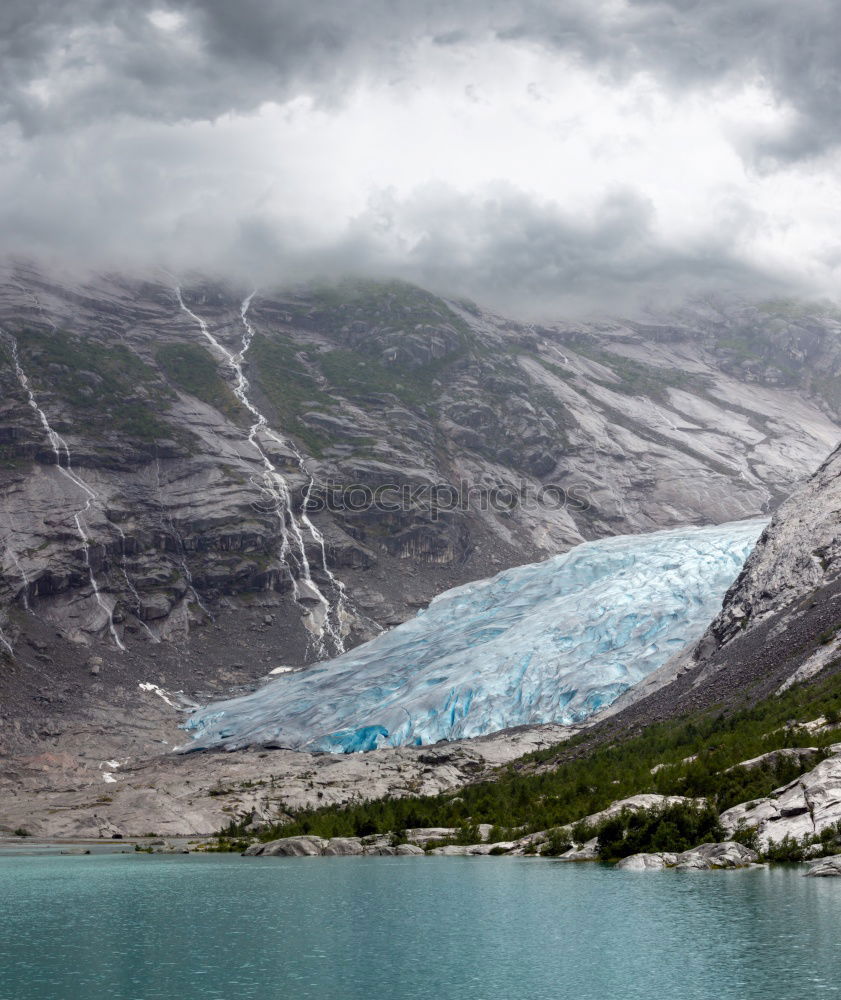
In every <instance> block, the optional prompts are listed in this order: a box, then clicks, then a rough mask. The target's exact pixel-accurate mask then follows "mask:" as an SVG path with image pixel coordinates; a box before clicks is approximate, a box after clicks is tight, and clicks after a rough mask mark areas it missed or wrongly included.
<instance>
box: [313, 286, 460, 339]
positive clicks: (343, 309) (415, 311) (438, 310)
mask: <svg viewBox="0 0 841 1000" xmlns="http://www.w3.org/2000/svg"><path fill="white" fill-rule="evenodd" d="M307 298H308V300H309V301H311V302H314V303H315V306H316V309H317V310H318V319H319V322H320V323H326V324H327V326H328V328H330V329H332V330H334V331H335V330H337V329H340V328H341V327H342V326H343V325H344V324H346V323H347V322H348V320H350V319H354V318H357V317H361V318H363V319H365V321H366V322H369V323H371V324H372V325H374V324H387V325H389V326H391V325H398V324H402V323H406V321H407V320H409V321H411V324H412V326H417V325H419V324H430V325H432V326H435V325H437V324H440V323H447V324H449V325H450V326H452V327H453V328H454V329H455V330H456V331H457V332H458V333H460V334H461V335H462V336H463V338H465V340H466V339H467V338H469V337H470V328H469V326H468V325H467V323H465V322H464V320H463V319H462V318H461V317H460V316H459V315H458V313H455V312H453V310H452V309H450V307H449V306H448V305H447V304H446V303H445V302H444V301H443V300H442V299H440V298H439V297H438V296H437V295H433V294H432V292H427V291H425V290H424V289H423V288H418V286H417V285H411V284H409V283H408V282H405V281H367V280H362V279H348V280H345V281H341V282H338V283H336V284H322V285H316V286H315V287H313V288H311V289H310V290H309V291H308V295H307Z"/></svg>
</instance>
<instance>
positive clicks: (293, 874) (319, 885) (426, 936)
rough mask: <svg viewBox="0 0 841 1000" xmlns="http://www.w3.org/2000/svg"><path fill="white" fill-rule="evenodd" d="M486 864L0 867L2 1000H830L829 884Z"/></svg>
mask: <svg viewBox="0 0 841 1000" xmlns="http://www.w3.org/2000/svg"><path fill="white" fill-rule="evenodd" d="M802 871H803V869H802V868H800V867H793V868H790V869H781V868H777V869H771V870H769V869H755V870H751V871H743V872H713V873H704V872H695V873H676V872H663V873H634V872H618V871H614V870H613V869H610V868H607V867H603V866H600V865H570V864H565V863H563V862H551V861H545V860H534V859H519V860H518V859H511V858H504V859H497V858H315V859H312V858H289V859H281V858H266V859H259V858H254V859H244V858H240V857H238V856H229V855H221V856H219V855H216V856H195V855H190V856H172V857H160V856H157V857H156V856H145V855H143V856H131V855H110V856H107V855H103V856H91V857H28V858H23V857H14V858H10V857H3V858H0V899H1V900H2V904H3V923H2V936H0V998H2V1000H77V998H78V1000H83V998H84V1000H109V998H118V1000H192V998H197V1000H198V998H200V1000H250V998H261V1000H276V998H278V1000H279V998H284V1000H285V998H289V1000H310V998H312V1000H340V998H341V1000H357V998H359V1000H362V998H365V1000H372V998H377V1000H567V998H569V1000H573V998H574V1000H636V998H639V1000H651V998H656V1000H671V998H675V1000H702V998H703V1000H729V998H734V1000H735V998H738V1000H759V998H762V1000H771V998H772V1000H799V998H801V997H802V998H804V1000H805V998H807V997H808V998H810V1000H811V998H814V997H816V996H817V997H822V996H827V997H834V996H841V946H840V944H841V880H832V879H827V880H818V879H804V878H802Z"/></svg>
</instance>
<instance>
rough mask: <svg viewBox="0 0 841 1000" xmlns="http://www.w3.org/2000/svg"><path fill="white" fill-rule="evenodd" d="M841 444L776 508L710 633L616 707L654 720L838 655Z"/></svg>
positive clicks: (766, 691) (812, 670) (803, 673)
mask: <svg viewBox="0 0 841 1000" xmlns="http://www.w3.org/2000/svg"><path fill="white" fill-rule="evenodd" d="M839 510H841V448H838V449H836V450H835V451H834V452H832V454H831V455H830V456H829V458H828V459H826V461H825V462H824V463H823V464H822V465H821V466H820V468H819V469H818V470H817V472H815V473H814V475H812V476H811V477H810V478H809V479H808V480H807V482H806V483H805V484H804V485H803V486H802V487H801V488H800V489H798V490H796V491H795V492H794V493H793V494H792V496H791V497H790V498H789V499H788V500H786V501H785V503H783V504H782V505H781V506H780V508H779V510H778V511H777V512H776V513H775V515H774V517H773V519H772V521H771V523H770V525H769V526H768V527H767V528H766V529H765V531H764V532H763V533H762V535H761V536H760V538H759V541H758V542H757V545H756V548H755V549H754V550H753V552H752V553H751V555H750V557H749V558H748V560H747V562H746V564H745V566H744V569H743V570H742V572H741V574H740V575H739V577H738V578H737V579H736V581H735V582H734V584H733V586H732V587H731V588H730V590H729V591H728V592H727V594H726V596H725V598H724V603H723V607H722V610H721V612H720V614H719V615H718V616H717V617H716V618H715V620H714V621H713V622H712V624H711V625H710V627H709V628H708V629H707V631H706V632H705V634H704V635H703V636H702V637H701V638H700V639H699V640H698V641H697V643H695V644H694V645H693V646H691V647H690V648H688V649H686V650H684V651H682V652H681V653H679V654H677V656H675V657H673V658H672V660H670V661H669V662H667V663H666V665H665V666H663V667H662V668H661V669H660V670H659V671H656V672H655V673H653V674H651V675H650V676H649V677H648V678H647V679H646V680H645V681H643V682H642V683H641V684H640V685H638V686H637V688H636V689H634V690H633V692H630V693H629V694H628V695H626V696H623V697H622V698H620V699H619V700H618V701H617V702H616V703H615V704H614V706H613V707H612V711H613V712H614V713H617V712H619V711H621V710H623V709H625V708H627V707H628V706H635V705H637V703H638V709H639V712H640V713H642V714H643V715H645V716H647V717H649V718H651V717H654V716H656V715H660V716H662V715H668V714H670V713H671V712H672V711H675V710H676V709H677V707H678V706H680V707H681V709H682V710H684V711H685V710H687V709H691V708H695V707H698V708H700V707H705V706H707V705H712V704H716V703H719V702H723V703H725V704H731V703H733V702H734V701H738V700H739V697H740V695H741V694H742V693H743V692H745V691H750V693H751V697H753V698H756V699H759V698H762V697H767V696H768V695H771V694H773V693H775V692H781V691H784V690H786V689H787V688H788V687H789V686H790V685H791V684H793V683H796V682H797V681H802V680H807V679H809V678H810V677H813V676H815V675H817V674H818V673H820V672H821V671H823V670H825V669H827V668H829V669H836V667H837V664H838V662H839V657H841V628H839V623H841V515H839Z"/></svg>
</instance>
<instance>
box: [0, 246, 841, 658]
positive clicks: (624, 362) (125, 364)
mask: <svg viewBox="0 0 841 1000" xmlns="http://www.w3.org/2000/svg"><path fill="white" fill-rule="evenodd" d="M0 330H2V331H3V333H2V336H0V382H2V410H1V411H0V447H2V463H3V464H2V467H0V477H2V481H1V482H0V485H2V489H3V495H4V504H3V522H2V525H0V532H2V538H3V542H2V575H0V606H3V607H5V608H10V607H11V608H16V609H18V610H21V609H25V607H26V605H27V604H29V605H31V606H33V607H34V606H36V605H37V608H38V614H39V616H40V617H41V618H43V619H46V620H47V621H49V622H50V623H51V624H53V625H55V626H56V627H57V628H58V629H59V631H60V632H61V634H62V635H63V636H65V637H66V638H68V639H70V640H72V641H75V642H81V643H89V642H91V641H93V640H96V639H102V640H104V641H105V645H106V647H109V646H110V647H111V648H112V649H114V648H119V646H120V645H121V644H122V645H131V644H133V643H144V644H145V643H157V642H158V640H161V639H164V640H172V641H180V640H181V638H182V637H184V636H185V635H187V634H188V633H189V632H190V630H191V629H194V628H195V627H196V626H201V625H202V623H208V622H210V621H211V619H218V620H219V621H220V622H222V623H223V631H224V632H225V633H226V634H227V633H228V631H229V629H234V631H236V629H237V626H238V623H239V622H241V621H242V620H243V616H242V615H241V614H240V612H241V611H243V610H245V611H246V612H254V611H255V610H256V609H259V611H261V612H262V614H259V613H255V614H254V615H253V617H254V619H255V620H254V623H253V624H256V625H259V626H260V627H261V628H262V627H264V625H263V623H264V619H265V618H267V617H268V616H269V615H273V616H274V621H273V623H269V624H267V625H266V626H265V627H266V629H267V633H268V634H267V635H265V636H263V638H264V639H268V640H270V641H271V645H272V647H273V649H274V650H275V656H274V657H273V658H271V660H270V665H271V666H275V665H277V664H278V663H282V664H292V665H295V664H300V663H304V662H307V661H310V660H312V659H315V658H319V657H321V656H324V655H332V654H335V653H337V652H341V650H342V649H343V648H345V647H350V646H352V645H354V644H355V643H357V642H358V641H360V640H362V639H365V638H369V637H370V636H371V635H373V634H375V633H376V631H377V630H378V629H379V628H380V627H383V626H389V625H392V624H395V623H396V622H398V621H402V620H404V619H405V618H406V617H408V616H409V615H411V614H412V613H413V611H414V609H416V608H417V607H422V606H424V605H425V604H426V603H428V601H429V600H430V599H431V598H432V597H433V596H435V594H437V593H440V592H441V591H442V590H444V589H446V588H447V587H450V586H455V585H458V584H460V583H465V582H469V581H470V580H474V579H478V578H481V577H484V576H488V575H490V574H492V573H493V572H495V571H498V570H499V569H502V568H505V567H507V566H511V565H518V564H522V563H524V562H529V561H533V560H535V559H539V558H543V557H545V556H547V555H554V554H556V553H557V552H560V551H564V550H566V549H567V548H569V546H570V545H573V544H575V543H577V542H580V541H582V540H584V539H591V538H597V537H603V536H605V535H611V534H623V533H634V532H638V531H648V530H654V529H657V528H663V527H671V526H679V525H685V524H703V523H721V522H724V521H728V520H737V519H740V518H743V517H747V516H754V515H757V514H761V513H764V512H766V511H768V510H770V509H771V508H772V507H773V506H774V505H775V504H776V503H777V502H779V500H781V499H782V498H783V497H784V496H785V495H786V494H787V493H788V492H789V491H790V488H791V486H792V484H793V483H794V482H796V480H797V479H798V478H799V477H801V476H803V475H805V474H807V473H808V472H810V471H811V470H812V469H813V468H814V467H815V466H816V465H817V464H818V462H819V461H820V460H821V458H822V457H823V456H824V455H825V454H826V453H827V451H828V450H829V449H830V447H831V446H832V445H834V444H835V443H836V440H837V438H838V436H839V406H841V396H839V395H838V393H837V390H836V383H835V380H834V379H833V377H832V376H833V372H837V371H838V370H839V368H841V354H839V351H841V348H839V343H841V338H839V330H841V324H839V321H838V318H837V317H836V316H835V315H834V314H832V313H829V312H826V311H821V310H811V311H810V310H808V309H800V310H799V311H798V309H796V308H795V307H793V306H792V305H790V304H780V305H779V306H776V307H775V306H767V305H766V306H747V305H731V306H720V307H715V308H714V307H713V306H710V305H706V306H704V307H703V308H702V307H701V306H696V307H695V308H694V309H687V310H686V311H685V312H684V313H683V314H681V315H680V316H677V317H672V319H671V322H670V323H669V324H660V325H655V324H651V323H649V324H641V323H632V322H619V321H617V322H605V323H599V324H574V325H571V324H554V325H546V326H536V325H533V324H522V323H516V322H512V321H508V320H504V319H501V318H499V317H496V316H492V315H490V314H488V313H487V312H485V311H483V310H481V309H479V308H478V307H475V306H473V305H471V304H469V303H457V302H449V301H445V300H443V299H440V298H438V297H436V296H433V295H431V294H429V293H427V292H424V291H422V290H421V289H418V288H414V287H412V286H408V285H402V284H397V283H381V284H377V283H372V282H355V283H345V284H339V285H334V286H324V287H320V286H319V287H311V288H307V289H299V290H297V291H295V292H287V293H280V292H274V291H272V292H270V291H268V290H267V291H259V290H258V291H257V292H256V293H254V294H252V293H251V291H250V290H247V289H240V290H236V289H232V288H230V287H227V286H225V285H223V284H219V283H210V282H208V281H207V280H198V279H197V280H194V281H192V282H190V281H185V282H184V283H183V285H182V286H176V283H175V281H174V280H169V279H167V280H166V281H162V280H139V279H137V280H132V279H129V278H125V277H117V276H109V277H99V278H95V279H90V280H88V281H86V282H84V283H80V282H76V283H70V282H67V281H59V280H58V279H56V278H50V277H48V276H47V275H45V274H43V273H41V272H39V271H37V270H34V269H33V268H32V267H29V266H27V267H24V266H22V265H19V266H16V267H15V266H7V268H6V272H5V274H4V275H3V280H2V282H0ZM816 373H817V374H816ZM541 491H542V492H541ZM372 493H373V494H376V497H375V499H376V500H378V501H379V502H378V503H375V504H372V503H371V496H372ZM305 497H306V498H308V501H309V502H308V507H307V509H305V505H304V498H305ZM325 506H327V507H328V508H331V509H328V510H324V509H322V508H324V507H325ZM452 507H454V508H455V509H450V508H452ZM356 508H361V509H356ZM77 515H80V516H81V524H77V523H76V521H75V518H76V516H77ZM246 617H247V616H246ZM0 625H2V626H3V627H4V631H5V632H6V633H7V641H8V633H9V632H10V631H11V632H14V629H15V628H20V627H22V626H21V625H20V616H18V619H17V620H16V622H15V623H12V622H10V621H6V620H4V619H2V618H0ZM263 644H264V645H265V643H263ZM246 645H247V643H246ZM239 658H240V657H239V656H235V657H234V658H233V661H232V662H236V661H237V659H239ZM228 660H229V663H228V664H227V665H228V666H229V665H230V662H231V658H230V657H229V658H228Z"/></svg>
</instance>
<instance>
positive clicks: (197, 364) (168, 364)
mask: <svg viewBox="0 0 841 1000" xmlns="http://www.w3.org/2000/svg"><path fill="white" fill-rule="evenodd" d="M155 359H156V360H157V362H158V364H159V365H160V366H161V368H162V369H163V371H164V372H165V373H166V375H167V377H168V378H169V379H170V381H172V382H174V383H175V385H177V386H178V388H179V389H183V390H184V391H185V392H188V393H190V395H191V396H195V397H196V398H197V399H200V400H201V401H202V402H203V403H208V404H209V405H210V406H213V407H215V408H216V409H217V410H219V412H220V413H223V414H224V415H225V416H226V417H229V418H230V419H231V420H233V421H234V422H235V423H242V422H243V421H244V420H245V416H246V415H245V411H244V409H243V407H242V406H241V404H240V402H239V400H238V399H237V398H236V396H235V395H234V394H233V392H232V390H231V388H230V387H229V386H228V384H227V383H226V382H225V380H224V379H223V378H222V376H221V374H220V372H219V366H218V365H217V364H216V361H215V360H214V359H213V356H212V355H211V354H210V352H209V351H206V350H205V349H204V348H203V347H202V346H201V345H199V344H165V345H164V346H163V347H159V348H158V350H157V351H156V352H155Z"/></svg>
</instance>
